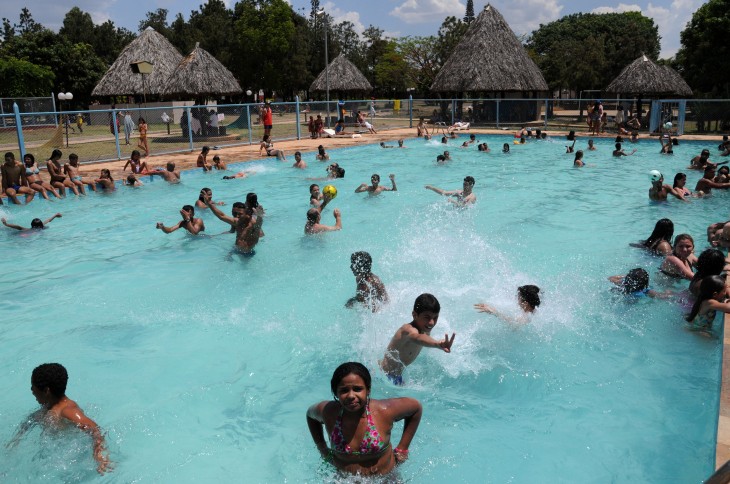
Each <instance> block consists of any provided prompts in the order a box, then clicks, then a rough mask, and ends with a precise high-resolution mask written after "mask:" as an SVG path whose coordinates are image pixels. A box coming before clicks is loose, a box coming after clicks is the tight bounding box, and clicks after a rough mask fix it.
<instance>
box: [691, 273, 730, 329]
mask: <svg viewBox="0 0 730 484" xmlns="http://www.w3.org/2000/svg"><path fill="white" fill-rule="evenodd" d="M723 289H725V278H724V277H722V276H717V275H715V276H707V277H705V278H703V279H702V282H700V294H699V295H698V296H697V300H695V303H694V305H693V306H692V311H690V313H689V314H688V315H687V317H686V318H685V319H686V320H687V321H692V320H693V319H694V318H695V316H697V313H699V312H700V306H701V305H702V303H703V302H704V301H707V300H708V299H712V296H713V295H714V294H715V293H716V292H719V291H722V290H723Z"/></svg>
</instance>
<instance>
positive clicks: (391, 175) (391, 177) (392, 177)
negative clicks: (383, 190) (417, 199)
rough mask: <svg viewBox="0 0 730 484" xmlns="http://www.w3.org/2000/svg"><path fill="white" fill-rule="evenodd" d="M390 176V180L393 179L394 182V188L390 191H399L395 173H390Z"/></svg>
mask: <svg viewBox="0 0 730 484" xmlns="http://www.w3.org/2000/svg"><path fill="white" fill-rule="evenodd" d="M389 177H390V181H391V182H392V183H393V186H392V188H391V189H390V191H392V192H397V191H398V187H397V186H395V175H393V174H392V173H391V174H390V175H389Z"/></svg>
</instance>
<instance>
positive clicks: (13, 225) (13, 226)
mask: <svg viewBox="0 0 730 484" xmlns="http://www.w3.org/2000/svg"><path fill="white" fill-rule="evenodd" d="M0 221H2V223H3V225H4V226H6V227H8V228H10V229H15V230H28V229H27V228H25V227H21V226H20V225H15V224H9V223H8V222H7V220H5V219H4V218H1V219H0Z"/></svg>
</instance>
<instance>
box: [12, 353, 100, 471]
mask: <svg viewBox="0 0 730 484" xmlns="http://www.w3.org/2000/svg"><path fill="white" fill-rule="evenodd" d="M30 383H31V386H30V390H31V392H33V396H34V397H35V399H36V401H37V402H38V403H39V404H40V405H41V409H40V410H38V411H37V412H35V413H34V414H33V415H32V419H31V420H30V421H28V422H27V423H24V424H23V425H21V427H20V429H18V432H17V433H16V434H15V436H14V437H13V439H12V440H11V442H10V444H9V445H10V446H13V445H17V443H18V442H19V441H20V438H21V437H22V436H23V434H25V433H26V432H27V431H28V430H30V429H31V428H32V427H33V426H34V425H35V424H36V423H41V424H42V425H44V426H49V427H51V426H52V427H54V428H60V427H62V426H63V423H64V422H69V423H71V424H73V425H75V426H76V427H77V428H79V429H81V430H83V431H84V432H86V433H87V434H89V435H90V436H91V438H92V440H93V453H94V460H95V461H96V470H97V472H99V474H104V473H105V472H107V471H110V470H111V469H112V467H111V462H110V461H109V456H108V455H106V449H105V448H104V435H103V434H102V433H101V429H99V426H98V425H97V424H96V422H94V421H93V420H91V419H90V418H89V417H87V416H86V415H85V414H84V411H83V410H81V408H79V406H78V405H77V404H76V402H74V401H73V400H71V399H70V398H68V397H67V396H66V384H67V383H68V373H67V372H66V368H64V367H63V365H60V364H59V363H44V364H42V365H40V366H38V367H36V368H35V369H34V370H33V373H32V375H31V377H30Z"/></svg>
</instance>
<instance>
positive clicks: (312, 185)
mask: <svg viewBox="0 0 730 484" xmlns="http://www.w3.org/2000/svg"><path fill="white" fill-rule="evenodd" d="M314 187H317V188H319V185H317V184H316V183H312V184H311V185H309V193H312V190H313V189H314Z"/></svg>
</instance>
